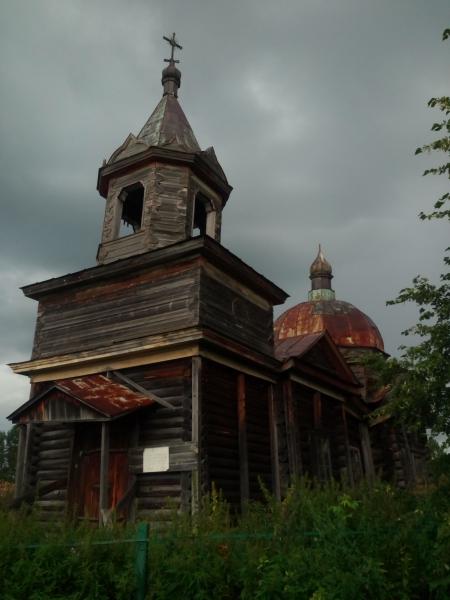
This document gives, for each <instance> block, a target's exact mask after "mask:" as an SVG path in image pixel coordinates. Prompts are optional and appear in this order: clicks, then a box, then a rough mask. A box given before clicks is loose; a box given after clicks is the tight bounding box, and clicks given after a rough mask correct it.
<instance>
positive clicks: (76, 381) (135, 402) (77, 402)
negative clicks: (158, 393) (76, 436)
mask: <svg viewBox="0 0 450 600" xmlns="http://www.w3.org/2000/svg"><path fill="white" fill-rule="evenodd" d="M48 384H50V386H49V387H48V389H46V390H44V391H43V392H41V393H39V394H37V395H35V396H34V397H33V398H31V399H30V400H28V402H25V404H22V406H20V407H19V408H18V409H17V410H15V411H14V412H13V413H12V414H11V415H9V417H8V418H9V419H11V420H12V421H13V422H17V421H20V422H21V423H26V422H28V421H33V420H34V421H53V420H56V421H62V422H64V421H67V422H69V421H88V420H93V419H98V418H99V416H100V418H102V417H107V418H114V417H118V416H121V415H124V414H127V413H129V412H131V411H134V410H137V409H139V408H143V407H144V406H149V405H150V404H153V403H154V402H155V400H154V399H153V398H152V397H151V395H149V396H147V395H145V394H141V393H139V392H136V391H133V390H131V389H129V388H128V387H127V386H126V385H123V384H121V383H116V382H115V381H111V379H108V377H105V376H104V375H86V376H84V377H74V378H72V379H59V380H55V381H52V382H48Z"/></svg>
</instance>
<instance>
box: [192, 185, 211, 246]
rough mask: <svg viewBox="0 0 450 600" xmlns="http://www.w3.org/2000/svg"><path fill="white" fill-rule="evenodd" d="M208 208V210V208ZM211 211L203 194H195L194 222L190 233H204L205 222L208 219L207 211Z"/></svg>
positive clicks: (194, 234)
mask: <svg viewBox="0 0 450 600" xmlns="http://www.w3.org/2000/svg"><path fill="white" fill-rule="evenodd" d="M208 208H209V210H208ZM210 211H211V204H210V202H209V200H208V198H206V196H203V194H197V196H196V197H195V206H194V224H193V227H192V235H193V236H196V235H206V224H207V221H208V212H210Z"/></svg>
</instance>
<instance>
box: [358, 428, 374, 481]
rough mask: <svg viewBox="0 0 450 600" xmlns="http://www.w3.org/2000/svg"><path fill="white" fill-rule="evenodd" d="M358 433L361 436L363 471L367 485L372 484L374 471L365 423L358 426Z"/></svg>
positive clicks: (367, 429)
mask: <svg viewBox="0 0 450 600" xmlns="http://www.w3.org/2000/svg"><path fill="white" fill-rule="evenodd" d="M359 433H360V436H361V448H362V455H363V461H364V471H365V473H366V479H367V481H368V482H369V485H372V484H373V481H374V478H375V469H374V466H373V456H372V446H371V443H370V435H369V428H368V427H367V425H366V424H365V423H360V424H359Z"/></svg>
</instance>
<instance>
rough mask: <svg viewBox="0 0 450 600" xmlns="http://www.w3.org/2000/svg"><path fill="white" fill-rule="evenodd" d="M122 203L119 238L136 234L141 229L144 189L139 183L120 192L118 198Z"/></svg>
mask: <svg viewBox="0 0 450 600" xmlns="http://www.w3.org/2000/svg"><path fill="white" fill-rule="evenodd" d="M119 198H120V200H121V202H122V214H121V217H120V227H119V237H123V236H125V235H130V234H131V233H137V232H138V231H140V229H141V224H142V212H143V208H144V188H143V186H142V185H141V184H140V183H137V184H135V185H132V186H130V187H127V188H125V189H124V190H122V192H121V193H120V196H119Z"/></svg>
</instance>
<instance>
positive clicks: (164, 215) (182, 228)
mask: <svg viewBox="0 0 450 600" xmlns="http://www.w3.org/2000/svg"><path fill="white" fill-rule="evenodd" d="M189 176H190V170H189V169H188V168H187V167H182V166H179V165H167V164H162V163H157V164H156V165H155V168H154V169H153V170H152V172H151V174H150V176H149V185H148V189H146V193H145V211H146V214H145V216H144V226H146V227H148V239H149V250H154V249H156V248H161V247H163V246H169V245H170V244H175V243H176V242H180V241H182V240H185V239H187V238H188V237H189V236H190V229H191V223H190V222H189V223H188V219H187V211H188V190H189Z"/></svg>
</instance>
